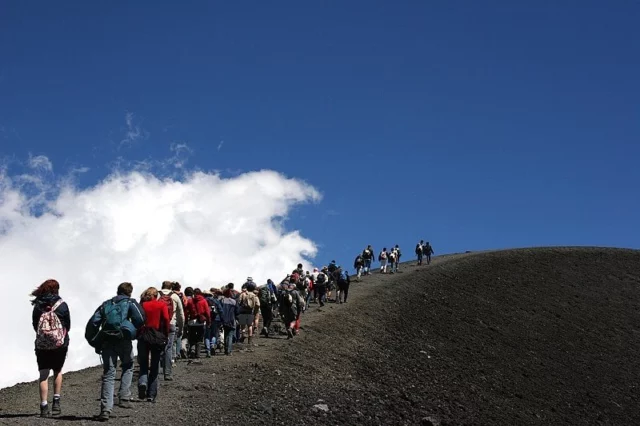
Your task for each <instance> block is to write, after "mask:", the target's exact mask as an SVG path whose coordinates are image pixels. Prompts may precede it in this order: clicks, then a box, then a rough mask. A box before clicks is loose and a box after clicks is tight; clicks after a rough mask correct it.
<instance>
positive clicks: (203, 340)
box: [31, 241, 433, 421]
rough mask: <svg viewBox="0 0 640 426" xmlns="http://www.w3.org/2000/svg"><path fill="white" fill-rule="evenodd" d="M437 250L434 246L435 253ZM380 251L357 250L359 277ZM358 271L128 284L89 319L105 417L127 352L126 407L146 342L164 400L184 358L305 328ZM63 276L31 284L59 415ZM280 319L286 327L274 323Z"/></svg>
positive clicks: (142, 393)
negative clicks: (209, 283)
mask: <svg viewBox="0 0 640 426" xmlns="http://www.w3.org/2000/svg"><path fill="white" fill-rule="evenodd" d="M419 246H420V253H418V248H416V254H418V260H419V264H421V263H422V258H423V255H424V256H427V259H428V260H427V262H430V258H431V254H432V253H433V249H432V248H431V246H430V245H429V243H426V244H423V242H422V241H421V242H420V244H419ZM427 253H428V254H427ZM400 257H401V251H400V248H399V247H398V245H396V246H395V247H394V248H393V249H391V250H388V251H387V249H386V248H384V249H383V250H382V251H381V252H380V254H379V256H378V260H379V261H380V264H381V267H380V272H382V273H386V272H387V263H388V264H389V265H390V266H391V270H390V272H391V273H393V272H396V271H397V268H398V263H399V261H400ZM374 259H375V257H374V251H373V248H372V247H371V246H370V245H369V246H367V248H366V249H365V250H363V252H362V254H359V255H358V257H357V258H356V262H355V264H354V267H355V268H356V271H357V276H358V279H360V278H361V277H362V275H370V274H371V265H372V263H373V261H374ZM350 284H351V279H350V277H349V274H348V271H347V270H345V269H343V268H342V267H341V266H340V265H338V264H337V263H336V261H335V260H333V261H331V263H330V264H329V265H327V266H324V267H322V268H314V269H313V271H312V272H309V271H305V270H304V268H303V265H302V264H298V265H297V267H296V269H294V270H293V271H292V272H291V273H290V274H287V276H286V277H285V278H284V279H283V280H282V281H281V282H280V283H279V284H278V285H276V284H275V283H274V282H273V281H272V280H271V279H269V280H267V282H266V284H264V285H260V286H258V285H257V284H256V283H255V282H254V280H253V278H251V277H248V278H247V280H246V282H245V283H244V284H243V285H242V286H241V288H240V291H237V290H236V289H235V288H234V287H235V285H234V284H233V283H229V284H227V285H225V286H224V287H222V288H211V289H209V290H201V289H200V288H195V289H194V288H192V287H187V288H185V290H184V292H182V286H181V284H180V283H178V282H174V281H164V282H163V283H162V285H161V289H160V290H158V289H157V288H155V287H149V288H147V289H146V290H144V291H143V292H142V294H141V295H140V302H138V301H136V300H135V298H133V297H132V294H133V285H132V284H131V283H129V282H124V283H121V284H120V285H119V286H118V287H117V290H116V295H115V297H113V298H109V299H108V300H106V301H104V302H103V303H102V304H100V306H99V307H98V308H97V309H96V310H95V312H94V314H93V315H92V317H91V318H90V319H89V321H88V322H87V324H86V327H85V339H86V340H87V342H88V344H89V345H90V346H92V347H93V348H94V349H95V352H96V353H97V354H99V355H100V356H101V359H102V365H103V375H102V389H101V399H100V414H99V415H98V417H97V420H100V421H108V420H109V418H110V415H111V412H112V411H113V408H114V391H115V382H116V369H117V364H118V360H120V363H121V369H122V376H121V379H120V385H119V390H118V406H119V407H121V408H125V409H126V408H131V399H132V393H131V384H132V381H133V368H134V352H133V344H134V343H133V342H134V341H137V342H136V346H137V352H138V356H137V361H138V364H139V376H138V395H137V396H138V399H140V400H146V401H148V402H152V403H153V402H155V400H156V398H157V396H158V380H159V375H160V371H161V370H162V374H163V376H164V380H165V381H172V380H173V376H172V371H173V367H174V366H176V363H177V362H178V361H179V360H187V361H188V362H193V360H194V359H198V358H200V357H201V354H202V352H203V349H204V355H205V356H206V357H212V356H214V355H216V353H218V352H220V351H224V353H225V355H227V356H228V355H231V353H232V349H233V344H234V343H245V342H246V343H248V344H249V345H252V344H253V339H254V337H255V332H256V331H257V330H258V329H259V325H260V319H261V320H262V327H261V329H260V335H261V336H264V337H270V336H272V335H273V334H274V333H280V334H283V335H286V336H287V339H293V338H294V336H296V335H298V333H299V331H300V318H301V315H302V314H303V313H304V312H305V311H306V310H307V309H308V308H309V306H310V305H311V304H314V303H317V304H319V306H320V307H323V306H325V304H326V303H329V302H333V303H347V299H348V296H349V287H350ZM59 291H60V284H59V283H58V282H57V281H56V280H53V279H50V280H47V281H45V282H44V283H42V284H41V285H40V286H39V287H38V288H36V289H35V290H34V291H33V292H32V294H31V295H32V296H33V297H34V299H33V300H32V304H33V318H32V319H33V329H34V330H35V332H36V341H35V352H36V358H37V363H38V370H39V372H40V379H39V391H40V400H41V403H40V415H41V416H42V417H49V416H51V415H60V413H61V405H60V392H61V388H62V368H63V366H64V363H65V360H66V357H67V351H68V347H69V330H70V329H71V318H70V314H69V307H68V305H67V303H66V302H65V301H64V300H62V298H61V297H60V295H59ZM276 319H279V320H280V321H279V323H280V325H279V326H278V327H276V326H275V324H274V323H275V322H276V321H275V320H276ZM51 371H53V378H54V396H53V402H52V404H51V405H50V404H49V403H48V378H49V374H50V372H51Z"/></svg>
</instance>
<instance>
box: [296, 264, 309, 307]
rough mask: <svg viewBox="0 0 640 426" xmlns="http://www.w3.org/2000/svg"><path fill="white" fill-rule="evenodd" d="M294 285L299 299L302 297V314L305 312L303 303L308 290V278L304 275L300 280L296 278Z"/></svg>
mask: <svg viewBox="0 0 640 426" xmlns="http://www.w3.org/2000/svg"><path fill="white" fill-rule="evenodd" d="M308 273H309V271H307V274H308ZM295 285H296V290H298V293H299V294H300V297H302V301H303V303H302V305H303V308H302V312H304V311H305V308H304V301H305V300H306V298H307V291H308V289H309V278H308V276H307V275H306V274H305V275H301V276H300V278H298V281H297V282H296V283H295Z"/></svg>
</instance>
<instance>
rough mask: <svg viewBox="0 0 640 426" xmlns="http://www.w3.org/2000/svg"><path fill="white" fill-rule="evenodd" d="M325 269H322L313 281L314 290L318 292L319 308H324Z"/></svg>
mask: <svg viewBox="0 0 640 426" xmlns="http://www.w3.org/2000/svg"><path fill="white" fill-rule="evenodd" d="M327 272H328V269H327V267H326V266H325V267H323V268H322V271H321V272H319V273H318V277H317V278H316V281H315V288H316V289H317V290H318V302H319V303H320V307H323V306H324V302H325V298H326V292H327V281H328V280H329V279H328V278H327Z"/></svg>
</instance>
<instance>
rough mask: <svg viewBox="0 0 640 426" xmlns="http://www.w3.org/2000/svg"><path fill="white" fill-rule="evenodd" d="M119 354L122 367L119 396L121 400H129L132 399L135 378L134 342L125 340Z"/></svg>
mask: <svg viewBox="0 0 640 426" xmlns="http://www.w3.org/2000/svg"><path fill="white" fill-rule="evenodd" d="M118 355H119V357H120V367H121V368H122V376H121V377H120V390H119V391H118V398H120V401H122V400H129V399H131V381H132V380H133V344H132V343H131V341H129V340H125V341H123V342H122V343H121V344H120V350H119V354H118ZM114 376H115V374H114ZM112 393H113V389H112Z"/></svg>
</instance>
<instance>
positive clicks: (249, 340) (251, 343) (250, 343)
mask: <svg viewBox="0 0 640 426" xmlns="http://www.w3.org/2000/svg"><path fill="white" fill-rule="evenodd" d="M247 343H248V344H249V346H251V345H253V336H249V338H248V339H247Z"/></svg>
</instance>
